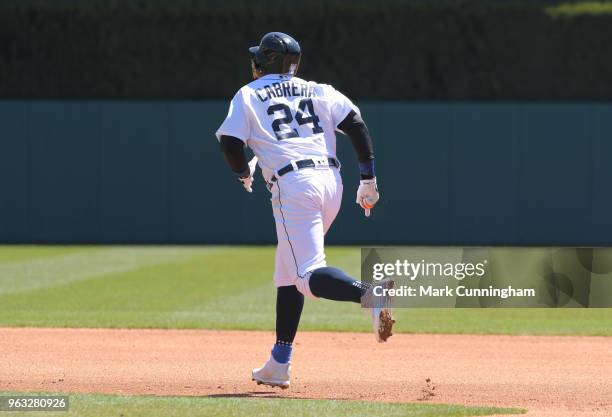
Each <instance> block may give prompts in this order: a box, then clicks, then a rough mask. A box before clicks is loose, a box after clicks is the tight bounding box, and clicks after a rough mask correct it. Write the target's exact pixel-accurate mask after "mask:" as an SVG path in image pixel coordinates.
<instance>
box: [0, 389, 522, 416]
mask: <svg viewBox="0 0 612 417" xmlns="http://www.w3.org/2000/svg"><path fill="white" fill-rule="evenodd" d="M69 397H70V410H69V412H44V413H41V412H36V411H34V412H24V411H19V412H2V416H3V417H38V416H41V415H44V416H47V417H53V416H57V417H120V416H124V417H186V416H189V417H211V416H223V417H226V416H232V417H252V416H266V417H286V416H292V417H313V416H316V417H358V416H359V417H364V416H385V417H462V416H489V415H493V414H498V415H499V414H521V413H523V410H520V409H515V408H493V407H463V406H456V405H444V404H392V403H367V402H363V401H332V400H302V399H279V398H219V397H213V398H210V397H155V396H124V395H97V394H96V395H89V394H85V395H84V394H77V395H70V396H69Z"/></svg>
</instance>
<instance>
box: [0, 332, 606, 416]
mask: <svg viewBox="0 0 612 417" xmlns="http://www.w3.org/2000/svg"><path fill="white" fill-rule="evenodd" d="M273 340H274V336H273V334H272V333H271V332H253V331H249V332H243V331H211V330H108V329H19V328H0V358H1V360H0V389H1V390H10V391H20V390H36V391H62V392H87V393H93V392H95V393H112V394H160V395H199V396H213V397H223V396H237V397H243V396H244V397H248V396H253V397H266V396H275V397H276V396H278V397H299V398H333V399H353V400H367V401H392V402H416V401H429V402H437V403H455V404H465V405H479V406H484V405H490V406H510V407H522V408H526V409H528V410H529V413H528V414H527V415H528V416H550V417H552V416H555V417H566V416H601V417H603V416H606V417H609V416H612V338H607V337H548V336H460V335H395V336H393V337H392V338H391V339H390V342H389V343H387V344H380V345H379V344H377V343H376V342H375V341H374V337H373V336H372V335H371V334H355V333H318V332H302V333H299V334H298V337H297V340H296V349H295V354H294V358H293V364H294V365H293V380H292V384H293V385H292V387H291V389H289V390H286V391H281V390H278V389H277V390H275V389H271V388H267V387H266V388H263V387H261V386H257V385H255V384H254V383H253V382H251V381H250V370H251V368H252V367H256V366H259V365H260V364H261V363H263V362H264V361H265V360H266V359H267V356H268V352H269V349H270V345H271V343H272V342H273ZM427 379H429V382H426V380H427Z"/></svg>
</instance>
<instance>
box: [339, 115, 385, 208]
mask: <svg viewBox="0 0 612 417" xmlns="http://www.w3.org/2000/svg"><path fill="white" fill-rule="evenodd" d="M338 129H339V130H341V131H342V132H344V133H345V134H346V135H347V136H348V137H349V138H350V139H351V143H352V145H353V148H354V149H355V152H356V153H357V159H358V160H359V172H360V175H361V181H360V182H359V189H358V190H357V200H356V203H357V204H359V205H360V206H361V207H362V208H363V209H364V210H365V214H366V216H369V215H370V210H371V209H373V208H374V206H375V205H376V203H377V202H378V199H379V198H380V195H379V194H378V187H377V186H376V172H375V166H374V145H373V143H372V137H371V136H370V131H369V130H368V127H367V126H366V124H365V122H364V121H363V119H362V118H361V115H359V113H357V112H356V111H355V110H351V111H350V112H349V114H348V115H347V116H346V118H345V119H344V120H343V121H342V122H340V123H339V124H338Z"/></svg>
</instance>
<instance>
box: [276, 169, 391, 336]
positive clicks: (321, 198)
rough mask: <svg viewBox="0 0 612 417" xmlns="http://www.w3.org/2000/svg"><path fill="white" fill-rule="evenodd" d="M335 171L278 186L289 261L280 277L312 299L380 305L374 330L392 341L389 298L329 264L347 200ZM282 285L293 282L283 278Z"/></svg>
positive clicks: (282, 249) (281, 233)
mask: <svg viewBox="0 0 612 417" xmlns="http://www.w3.org/2000/svg"><path fill="white" fill-rule="evenodd" d="M334 171H335V170H334ZM334 171H331V170H330V171H323V172H314V173H311V174H310V175H312V177H311V178H309V179H308V181H297V178H291V177H289V178H282V179H281V180H279V182H278V183H277V184H276V185H275V188H273V190H272V193H273V196H272V204H273V208H274V217H275V220H276V229H277V236H278V250H277V251H278V252H277V257H278V258H277V260H278V261H281V262H283V264H282V268H283V269H284V271H286V272H287V274H282V275H277V276H276V277H275V280H277V279H278V280H284V279H286V277H287V276H292V277H293V280H294V282H295V285H296V286H297V288H298V290H299V291H300V292H302V293H303V294H305V295H306V296H309V297H312V298H325V299H328V300H334V301H350V302H355V303H361V304H363V305H368V304H369V305H374V306H373V307H370V308H371V311H372V315H373V316H372V319H373V324H374V328H375V331H374V333H375V335H376V339H377V340H378V341H386V339H387V338H388V337H389V336H390V335H391V326H392V324H393V321H392V317H391V313H390V305H389V300H388V297H386V296H385V297H384V300H380V299H378V300H375V299H374V298H375V297H376V296H375V294H374V293H373V292H372V291H370V292H368V286H366V285H364V284H363V283H361V282H360V281H358V280H356V279H354V278H352V277H350V276H349V275H347V274H346V273H345V272H344V271H342V270H340V269H338V268H334V267H328V266H327V263H326V261H325V254H324V247H323V244H324V235H325V232H326V231H327V229H328V228H329V227H330V225H331V223H332V222H333V220H334V218H335V217H336V214H337V213H338V210H339V208H340V201H341V198H342V182H341V180H340V176H339V174H338V173H337V172H334ZM301 179H303V178H301ZM279 266H280V265H278V264H277V269H278V267H279ZM277 285H288V283H287V284H285V283H284V282H281V283H279V282H278V281H277Z"/></svg>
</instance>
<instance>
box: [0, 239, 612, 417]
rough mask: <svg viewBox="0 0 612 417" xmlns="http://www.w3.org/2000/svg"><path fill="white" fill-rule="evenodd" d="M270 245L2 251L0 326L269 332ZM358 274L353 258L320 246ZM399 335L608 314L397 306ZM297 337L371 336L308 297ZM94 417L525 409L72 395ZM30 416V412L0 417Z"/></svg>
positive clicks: (533, 330) (586, 325) (336, 309)
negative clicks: (314, 333) (320, 333)
mask: <svg viewBox="0 0 612 417" xmlns="http://www.w3.org/2000/svg"><path fill="white" fill-rule="evenodd" d="M273 253H274V248H272V247H221V246H214V247H213V246H209V247H171V246H170V247H154V246H148V247H142V246H131V247H130V246H69V247H61V246H0V326H44V327H111V328H121V327H127V328H130V327H132V328H143V327H156V328H207V329H266V330H271V329H273V327H274V300H275V290H274V285H273V283H272V278H271V276H272V268H273ZM328 260H329V263H330V264H332V265H335V266H338V267H341V268H343V269H345V270H346V271H347V272H349V273H350V274H352V275H354V276H358V274H359V265H360V250H359V248H356V247H332V248H329V249H328ZM395 315H396V318H397V319H398V320H397V321H398V323H397V328H396V330H397V331H398V332H415V333H417V332H418V333H475V334H545V335H611V334H612V319H611V316H612V309H558V310H555V309H487V310H484V309H482V310H480V309H410V310H407V309H397V310H396V311H395ZM301 329H302V330H336V331H358V332H360V331H369V330H370V321H369V318H368V316H367V315H366V314H362V313H361V312H360V308H359V306H357V305H355V304H350V303H336V302H330V301H325V300H316V301H312V300H309V301H307V303H306V307H305V311H304V314H303V316H302V322H301ZM70 398H71V410H70V412H68V413H65V412H58V413H49V412H47V413H44V414H45V415H50V416H53V415H58V416H60V415H61V416H68V417H71V416H91V417H94V416H95V417H111V416H112V417H116V416H125V417H128V416H129V417H138V416H147V417H157V416H160V417H161V416H163V417H173V416H177V417H179V416H180V417H197V416H207V417H208V416H210V417H227V416H233V417H242V416H245V417H246V416H252V415H266V416H272V417H284V416H287V415H290V416H292V417H301V416H304V417H306V416H317V417H365V416H383V415H384V416H388V417H393V416H397V417H399V416H403V417H419V416H421V417H426V416H432V417H433V416H436V417H453V416H481V415H492V414H497V415H499V414H518V413H522V412H524V410H518V409H500V408H489V407H463V406H455V405H440V404H425V403H418V404H389V403H366V402H359V401H332V400H302V399H278V398H242V397H150V396H121V395H83V394H77V395H70ZM2 415H3V416H7V417H9V416H14V417H18V416H19V417H27V416H32V417H34V416H38V415H41V413H39V412H32V413H28V412H18V413H10V412H3V413H2Z"/></svg>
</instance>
